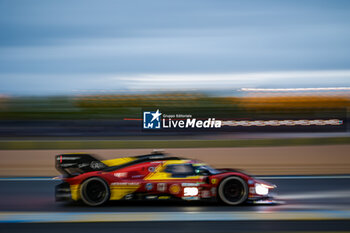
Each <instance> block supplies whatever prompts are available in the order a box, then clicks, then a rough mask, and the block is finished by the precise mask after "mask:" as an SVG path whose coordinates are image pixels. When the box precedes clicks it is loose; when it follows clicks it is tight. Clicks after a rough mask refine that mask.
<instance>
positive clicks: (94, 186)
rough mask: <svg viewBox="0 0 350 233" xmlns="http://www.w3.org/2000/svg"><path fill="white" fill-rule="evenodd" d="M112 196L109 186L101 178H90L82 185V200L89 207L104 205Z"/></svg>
mask: <svg viewBox="0 0 350 233" xmlns="http://www.w3.org/2000/svg"><path fill="white" fill-rule="evenodd" d="M110 195H111V192H110V190H109V187H108V184H107V183H106V182H105V181H104V180H103V179H101V178H99V177H92V178H89V179H87V180H85V181H84V182H83V183H82V185H81V189H80V196H81V200H82V201H83V202H84V203H85V204H87V205H89V206H100V205H103V204H104V203H106V202H107V201H108V200H109V197H110Z"/></svg>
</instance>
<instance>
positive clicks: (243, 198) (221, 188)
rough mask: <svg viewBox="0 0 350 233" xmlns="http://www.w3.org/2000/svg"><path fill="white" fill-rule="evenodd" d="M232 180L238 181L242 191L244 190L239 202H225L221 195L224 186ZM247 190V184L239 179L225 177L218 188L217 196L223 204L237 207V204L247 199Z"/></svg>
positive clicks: (236, 177) (222, 194) (223, 196)
mask: <svg viewBox="0 0 350 233" xmlns="http://www.w3.org/2000/svg"><path fill="white" fill-rule="evenodd" d="M233 179H234V180H238V181H239V182H240V183H241V184H242V186H243V189H244V195H243V196H242V198H241V199H240V200H239V201H236V202H231V201H229V200H227V199H226V197H225V195H224V193H223V189H224V186H225V184H226V183H227V182H228V181H229V180H233ZM248 190H249V189H248V184H247V183H246V182H245V181H244V180H243V179H242V178H241V177H238V176H230V177H227V178H225V179H224V180H223V181H221V182H220V185H219V187H218V195H219V199H220V201H222V202H224V203H225V204H227V205H239V204H242V203H244V202H245V201H246V200H247V198H248Z"/></svg>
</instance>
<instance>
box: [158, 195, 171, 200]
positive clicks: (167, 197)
mask: <svg viewBox="0 0 350 233" xmlns="http://www.w3.org/2000/svg"><path fill="white" fill-rule="evenodd" d="M158 199H159V200H167V199H170V196H159V197H158Z"/></svg>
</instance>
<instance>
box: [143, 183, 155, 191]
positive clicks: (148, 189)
mask: <svg viewBox="0 0 350 233" xmlns="http://www.w3.org/2000/svg"><path fill="white" fill-rule="evenodd" d="M145 188H146V190H147V191H150V190H152V188H153V184H152V183H147V184H146V185H145Z"/></svg>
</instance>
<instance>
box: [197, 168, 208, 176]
mask: <svg viewBox="0 0 350 233" xmlns="http://www.w3.org/2000/svg"><path fill="white" fill-rule="evenodd" d="M195 172H196V175H201V176H209V175H210V172H209V171H208V170H207V169H205V168H202V167H200V168H196V169H195Z"/></svg>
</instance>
